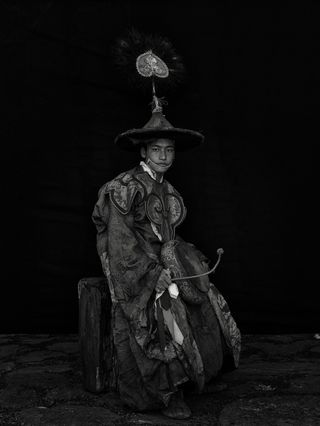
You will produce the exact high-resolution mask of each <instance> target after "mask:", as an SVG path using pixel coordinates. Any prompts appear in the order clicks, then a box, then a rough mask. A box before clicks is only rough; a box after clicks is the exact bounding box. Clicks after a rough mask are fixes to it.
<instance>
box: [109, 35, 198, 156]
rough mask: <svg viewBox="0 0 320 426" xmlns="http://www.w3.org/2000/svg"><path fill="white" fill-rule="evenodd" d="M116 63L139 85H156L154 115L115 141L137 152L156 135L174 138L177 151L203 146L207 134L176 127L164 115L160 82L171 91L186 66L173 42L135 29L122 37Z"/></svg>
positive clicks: (153, 87)
mask: <svg viewBox="0 0 320 426" xmlns="http://www.w3.org/2000/svg"><path fill="white" fill-rule="evenodd" d="M115 53H116V55H115V58H116V63H117V64H118V65H119V68H120V70H121V71H122V72H123V71H124V72H125V73H126V75H127V77H129V82H130V83H131V84H133V85H134V87H135V88H141V89H143V88H144V89H147V90H150V89H151V88H152V114H151V117H150V119H149V121H148V122H147V123H146V124H145V125H144V126H142V127H140V128H134V129H130V130H126V131H125V132H122V133H121V134H119V135H118V136H117V137H116V139H115V143H116V144H117V146H119V148H121V149H124V150H126V151H134V150H136V149H137V147H139V146H140V145H141V144H144V143H147V142H148V141H149V140H153V139H154V138H165V139H172V140H174V141H175V146H176V150H177V151H186V150H189V149H191V148H194V147H196V146H198V145H200V144H201V143H202V142H203V140H204V136H203V135H202V133H200V132H198V131H196V130H190V129H184V128H180V127H175V126H173V125H172V124H171V123H170V122H169V121H168V120H167V119H166V117H165V115H164V114H163V105H164V103H166V102H165V101H164V100H163V98H159V97H158V96H157V94H156V85H157V86H159V87H160V88H165V89H166V90H170V88H173V87H174V86H175V85H177V84H179V83H180V82H181V80H182V78H183V74H184V65H183V63H182V61H181V58H180V56H179V55H177V53H176V52H175V50H174V49H173V47H172V45H171V43H170V42H169V41H168V40H167V39H164V38H162V37H154V36H149V37H148V36H144V35H141V34H140V33H137V32H136V31H131V32H130V33H129V36H128V37H127V38H125V39H119V40H118V42H117V45H116V49H115Z"/></svg>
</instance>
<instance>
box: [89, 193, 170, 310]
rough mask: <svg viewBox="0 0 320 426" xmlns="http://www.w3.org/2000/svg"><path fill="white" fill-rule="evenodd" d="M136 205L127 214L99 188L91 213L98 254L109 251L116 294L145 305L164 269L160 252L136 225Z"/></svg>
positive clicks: (120, 297) (117, 297) (118, 296)
mask: <svg viewBox="0 0 320 426" xmlns="http://www.w3.org/2000/svg"><path fill="white" fill-rule="evenodd" d="M134 205H135V203H133V204H132V207H131V209H130V211H129V212H128V213H126V214H124V213H122V212H120V211H119V209H118V208H117V207H116V206H115V205H114V203H112V202H111V200H110V197H109V194H106V193H105V192H104V191H103V190H102V191H100V196H99V199H98V202H97V203H96V205H95V207H94V211H93V215H92V219H93V222H94V223H95V225H96V228H97V250H98V253H99V255H100V256H101V254H102V253H103V252H107V255H108V260H109V266H110V274H111V277H112V282H113V287H114V291H115V297H116V299H118V300H119V301H120V300H121V301H125V302H126V301H127V302H131V303H133V302H134V303H135V304H137V305H139V306H140V308H142V307H143V305H145V304H146V303H147V301H148V299H149V298H150V295H151V294H152V292H153V290H154V287H155V285H156V283H157V281H158V278H159V275H160V273H161V271H162V269H163V266H162V264H161V261H160V259H159V257H158V256H156V255H155V254H154V253H152V252H151V251H150V246H149V243H148V242H147V241H144V239H143V237H142V236H141V234H139V233H138V232H137V231H136V230H135V227H134V208H135V207H134Z"/></svg>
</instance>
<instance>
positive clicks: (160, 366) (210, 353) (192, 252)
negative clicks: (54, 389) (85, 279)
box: [92, 167, 241, 410]
mask: <svg viewBox="0 0 320 426" xmlns="http://www.w3.org/2000/svg"><path fill="white" fill-rule="evenodd" d="M185 216H186V208H185V206H184V203H183V199H182V197H181V196H180V194H179V193H178V192H177V191H176V190H175V189H174V188H173V187H172V186H171V185H170V184H169V183H168V182H167V181H165V180H164V181H163V182H162V183H159V182H156V181H155V180H153V179H152V178H151V177H150V176H149V175H148V174H147V173H146V172H145V171H143V169H142V168H141V167H137V168H135V169H133V170H130V171H129V172H126V173H123V174H121V175H119V176H118V177H117V178H116V179H114V180H113V181H111V182H109V183H107V184H105V185H104V186H103V187H102V189H101V190H100V192H99V199H98V201H97V203H96V206H95V208H94V212H93V216H92V218H93V221H94V223H95V225H96V227H97V231H98V232H97V248H98V252H99V254H100V255H101V261H102V265H103V269H104V272H105V274H106V276H107V279H108V283H109V287H110V292H111V295H112V302H113V344H114V351H113V353H114V357H115V360H114V365H116V366H117V369H116V371H115V373H114V374H115V376H116V377H115V381H116V383H117V389H118V391H119V393H120V396H121V398H122V400H123V401H124V402H125V403H126V404H127V405H129V406H130V407H132V408H134V409H138V410H145V409H155V408H160V407H163V405H166V404H167V403H168V400H169V399H170V395H172V393H173V392H175V391H176V390H177V389H178V386H181V385H183V384H184V383H186V382H189V383H190V384H193V385H194V387H195V388H196V389H197V390H199V391H201V390H202V389H203V388H204V386H205V384H206V383H208V382H209V381H210V380H212V379H213V378H214V377H216V376H217V374H219V372H220V371H221V369H222V367H223V366H224V365H225V361H226V360H227V359H228V364H230V363H229V361H230V359H231V360H232V366H231V367H232V368H235V367H236V366H237V365H238V362H239V354H240V341H241V338H240V332H239V330H238V328H237V326H236V323H235V321H234V319H233V318H232V315H231V313H230V310H229V307H228V305H227V303H226V302H225V300H224V298H223V296H222V295H221V294H220V293H219V292H218V290H217V289H216V287H215V286H213V285H212V284H211V283H210V282H209V280H208V278H207V277H203V278H201V279H196V280H185V281H180V282H179V284H178V283H177V285H178V288H179V295H178V296H177V297H176V298H170V296H169V295H168V292H167V291H166V292H165V293H164V295H166V297H167V300H169V303H168V304H167V305H165V304H163V305H160V306H161V309H162V310H165V311H166V312H164V311H163V313H164V314H165V315H164V318H171V319H174V322H175V325H176V326H177V327H178V329H179V332H180V333H181V336H182V339H180V340H175V339H173V337H172V330H171V332H170V328H169V327H166V324H165V323H162V325H161V321H160V317H159V316H157V313H158V314H159V313H161V310H160V311H159V306H158V308H156V307H157V303H156V292H155V286H156V283H157V281H158V278H159V275H160V273H161V271H162V270H163V268H170V270H171V273H172V274H173V276H175V277H181V276H188V275H194V274H198V273H201V272H203V271H204V270H205V269H204V262H206V260H207V259H206V257H205V256H204V255H203V254H202V253H201V252H200V251H199V250H198V249H197V248H196V247H195V246H194V245H192V244H189V243H186V242H185V241H183V240H182V239H181V238H180V237H179V236H177V235H176V228H177V226H178V225H179V224H180V223H182V221H183V220H184V218H185ZM154 227H156V230H157V233H158V234H159V235H160V236H161V239H159V236H157V233H155V232H154V230H153V228H154ZM164 295H163V296H164ZM163 296H161V298H162V297H163ZM157 309H158V310H157ZM167 313H168V315H166V314H167ZM169 314H170V315H169ZM160 325H161V327H162V328H163V333H164V335H163V336H162V341H163V339H164V343H165V344H164V347H163V345H162V344H160V328H161V327H160Z"/></svg>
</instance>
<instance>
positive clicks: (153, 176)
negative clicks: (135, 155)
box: [140, 161, 163, 183]
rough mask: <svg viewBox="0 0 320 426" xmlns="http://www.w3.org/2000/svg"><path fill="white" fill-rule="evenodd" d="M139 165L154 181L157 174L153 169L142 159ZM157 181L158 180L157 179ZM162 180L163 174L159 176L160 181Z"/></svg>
mask: <svg viewBox="0 0 320 426" xmlns="http://www.w3.org/2000/svg"><path fill="white" fill-rule="evenodd" d="M140 166H141V167H142V168H143V170H144V171H145V172H146V173H148V175H149V176H150V177H151V178H152V179H153V180H155V181H157V174H156V172H155V171H154V170H152V169H151V168H150V167H149V166H148V164H146V163H145V162H144V161H140ZM157 182H158V181H157ZM162 182H163V176H161V179H160V183H162Z"/></svg>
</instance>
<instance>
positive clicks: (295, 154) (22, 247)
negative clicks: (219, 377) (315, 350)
mask: <svg viewBox="0 0 320 426" xmlns="http://www.w3.org/2000/svg"><path fill="white" fill-rule="evenodd" d="M280 4H281V3H278V4H277V6H276V2H274V4H272V3H264V2H263V4H260V3H259V4H257V5H255V6H250V7H249V6H244V5H242V4H240V3H239V2H222V1H221V2H202V1H197V2H195V3H194V4H193V5H192V4H190V5H189V6H187V4H185V3H184V2H165V1H152V2H151V1H148V2H142V1H141V2H135V1H121V2H120V1H118V2H117V1H80V2H79V1H78V2H75V1H69V2H62V1H57V0H50V1H43V0H41V1H40V0H34V1H28V2H25V1H22V0H10V1H9V0H6V1H3V0H2V1H1V2H0V22H1V25H0V38H1V63H2V65H1V70H2V72H3V78H2V79H1V83H2V85H3V86H2V87H3V90H2V91H1V93H2V94H1V99H0V102H1V105H2V107H1V119H2V125H1V126H0V127H1V135H2V138H1V139H2V147H3V153H4V154H3V156H2V170H3V171H4V172H5V173H4V176H3V188H4V192H3V194H4V195H3V207H2V212H3V213H5V215H4V216H5V219H4V220H3V224H4V232H3V235H4V236H5V237H4V238H3V241H4V242H5V247H4V248H5V250H4V252H5V254H6V256H5V257H4V256H2V257H3V259H4V261H3V266H2V277H3V281H2V289H1V302H2V307H1V314H2V317H3V319H2V321H1V327H0V328H1V329H0V332H7V333H9V332H76V331H77V321H78V310H77V309H78V305H77V303H78V300H77V282H78V280H79V279H80V278H82V277H85V276H99V275H101V270H100V263H99V260H98V257H97V254H96V249H95V229H94V226H93V224H92V222H91V212H92V208H93V205H94V203H95V201H96V198H97V191H98V189H99V187H100V186H101V185H102V184H103V183H104V182H106V181H108V180H110V179H111V178H113V177H114V176H115V175H116V174H118V173H120V172H121V171H124V170H126V169H128V168H131V167H132V166H134V165H135V164H136V163H137V161H138V157H137V156H135V155H134V154H127V153H121V152H119V151H118V150H117V149H116V147H115V146H114V144H113V140H114V138H115V136H116V135H117V134H118V133H120V132H121V131H124V130H127V129H129V128H132V127H140V126H142V125H143V124H145V122H146V121H147V120H148V119H149V115H150V106H149V105H148V103H149V102H150V100H151V99H150V97H149V96H145V95H142V96H138V95H136V94H135V93H134V92H131V91H129V90H128V89H127V87H126V84H125V82H124V81H123V79H122V78H120V77H119V76H118V75H117V73H116V72H115V69H114V68H113V67H112V65H111V64H110V56H109V47H110V44H111V43H112V42H113V40H114V39H115V38H116V37H118V36H121V35H122V34H123V33H124V32H125V31H126V30H127V29H128V28H130V27H132V26H133V27H135V28H136V29H138V30H140V31H143V32H146V33H149V32H152V33H157V34H161V35H165V36H167V37H168V38H169V39H170V40H171V41H172V43H173V44H174V46H175V48H176V50H177V51H178V52H179V53H180V54H181V55H182V57H183V58H184V62H185V65H186V68H187V71H188V81H187V83H186V84H185V86H184V87H183V88H181V89H180V90H178V91H177V92H176V93H175V94H173V95H171V96H169V99H168V101H169V104H168V106H167V107H166V111H165V113H166V117H167V118H168V119H169V121H171V122H172V123H173V124H175V125H177V126H179V127H188V128H191V129H195V130H201V131H203V132H204V134H205V136H206V142H205V144H204V145H203V146H202V147H201V148H199V149H196V150H194V151H192V152H190V153H183V154H181V155H178V156H177V159H176V163H175V167H174V168H173V169H172V170H171V171H170V172H169V173H168V180H169V181H171V182H172V183H173V184H174V186H175V187H176V188H177V189H178V190H179V191H180V192H181V193H182V194H183V196H184V199H185V203H186V205H187V207H188V217H187V220H186V221H185V223H184V224H183V225H182V226H181V228H180V234H181V235H182V236H183V237H184V238H185V239H186V240H187V241H190V242H194V243H195V244H196V245H197V246H198V247H199V248H200V249H201V250H202V251H203V252H204V253H205V254H206V255H207V256H208V257H210V258H211V259H212V261H214V260H215V258H216V250H217V248H219V247H223V248H224V250H225V255H224V257H223V261H222V264H221V266H220V267H219V270H218V271H217V273H216V275H215V276H214V277H213V279H214V282H215V284H216V285H217V287H218V288H219V290H220V291H221V292H222V293H223V294H224V295H225V297H226V298H227V300H228V302H229V305H230V307H231V310H232V312H233V314H234V316H235V318H236V319H237V322H238V324H239V327H240V328H241V329H242V331H244V332H250V333H251V332H279V333H281V332H315V331H319V329H317V327H319V302H318V299H317V298H316V290H317V285H318V284H317V281H318V276H317V275H318V274H317V269H318V255H317V246H318V240H317V238H316V226H317V222H318V215H317V213H316V209H315V206H316V201H317V198H318V192H319V190H318V184H317V181H316V176H315V168H316V164H315V163H316V162H317V161H318V158H317V157H316V146H317V144H318V143H319V132H318V123H317V121H318V116H319V95H320V93H319V75H320V69H319V63H318V61H319V23H318V17H319V13H318V12H319V8H318V7H316V6H315V5H313V6H312V5H311V4H308V2H300V4H299V5H297V6H295V5H294V4H291V3H289V2H288V4H287V5H283V6H280ZM160 95H161V94H160Z"/></svg>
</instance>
